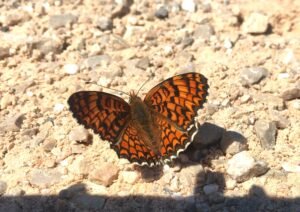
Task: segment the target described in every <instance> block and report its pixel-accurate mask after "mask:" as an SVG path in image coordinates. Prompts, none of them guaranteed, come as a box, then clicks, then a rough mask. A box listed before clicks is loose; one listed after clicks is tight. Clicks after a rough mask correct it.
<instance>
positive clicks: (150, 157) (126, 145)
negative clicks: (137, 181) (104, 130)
mask: <svg viewBox="0 0 300 212" xmlns="http://www.w3.org/2000/svg"><path fill="white" fill-rule="evenodd" d="M111 148H113V149H114V150H115V151H116V152H117V154H118V156H119V157H120V158H126V159H127V160H129V161H130V162H131V163H137V164H139V165H142V166H143V165H148V166H155V165H159V164H160V163H161V160H160V157H159V156H157V155H156V154H155V153H154V152H153V151H152V150H151V149H150V148H149V147H147V146H146V145H145V142H144V140H143V137H142V136H141V134H140V133H139V132H138V130H137V129H136V128H135V127H134V125H133V124H131V123H129V124H128V126H127V128H126V129H125V131H124V134H123V136H122V138H121V139H120V141H119V143H118V144H116V145H113V144H112V145H111Z"/></svg>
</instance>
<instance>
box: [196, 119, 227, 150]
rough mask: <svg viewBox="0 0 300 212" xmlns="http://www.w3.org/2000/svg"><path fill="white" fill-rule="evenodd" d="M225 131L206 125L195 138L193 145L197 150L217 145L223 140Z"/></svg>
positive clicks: (199, 129) (200, 128)
mask: <svg viewBox="0 0 300 212" xmlns="http://www.w3.org/2000/svg"><path fill="white" fill-rule="evenodd" d="M223 132H224V129H223V128H221V127H218V126H217V125H213V124H210V123H204V124H203V125H201V126H200V127H199V126H198V131H197V133H196V135H195V136H194V139H193V142H192V145H193V146H194V147H195V148H196V149H202V148H203V147H204V146H208V145H211V144H214V143H217V142H219V141H220V140H221V138H222V134H223Z"/></svg>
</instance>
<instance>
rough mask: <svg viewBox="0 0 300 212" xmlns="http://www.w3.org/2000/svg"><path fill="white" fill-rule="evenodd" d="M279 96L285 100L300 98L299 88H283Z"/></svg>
mask: <svg viewBox="0 0 300 212" xmlns="http://www.w3.org/2000/svg"><path fill="white" fill-rule="evenodd" d="M281 97H282V99H283V100H285V101H289V100H293V99H297V98H300V88H292V89H288V90H285V91H284V92H283V93H282V94H281Z"/></svg>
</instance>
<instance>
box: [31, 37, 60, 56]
mask: <svg viewBox="0 0 300 212" xmlns="http://www.w3.org/2000/svg"><path fill="white" fill-rule="evenodd" d="M63 46H64V42H63V41H62V40H59V39H49V38H41V39H39V40H36V41H33V42H32V48H33V49H37V50H39V51H40V52H41V53H42V54H44V55H47V54H49V53H56V54H58V53H61V52H62V51H63Z"/></svg>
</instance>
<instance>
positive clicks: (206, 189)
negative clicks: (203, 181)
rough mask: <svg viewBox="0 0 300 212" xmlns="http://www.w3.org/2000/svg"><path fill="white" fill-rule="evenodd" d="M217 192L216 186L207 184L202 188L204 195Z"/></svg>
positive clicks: (217, 187)
mask: <svg viewBox="0 0 300 212" xmlns="http://www.w3.org/2000/svg"><path fill="white" fill-rule="evenodd" d="M218 190H219V186H218V185H217V184H209V185H205V186H204V187H203V191H204V194H206V195H210V194H212V193H215V192H217V191H218Z"/></svg>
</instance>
